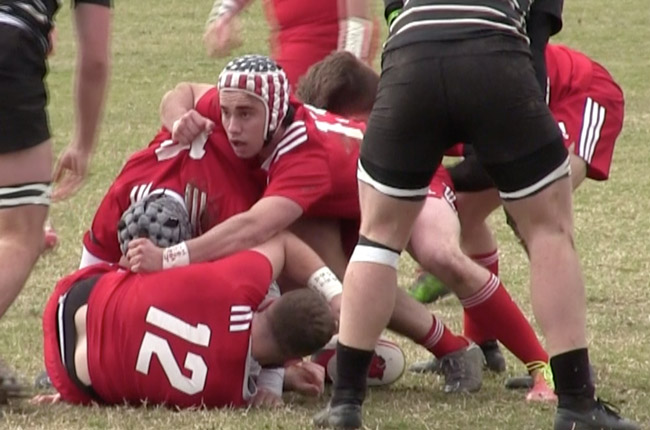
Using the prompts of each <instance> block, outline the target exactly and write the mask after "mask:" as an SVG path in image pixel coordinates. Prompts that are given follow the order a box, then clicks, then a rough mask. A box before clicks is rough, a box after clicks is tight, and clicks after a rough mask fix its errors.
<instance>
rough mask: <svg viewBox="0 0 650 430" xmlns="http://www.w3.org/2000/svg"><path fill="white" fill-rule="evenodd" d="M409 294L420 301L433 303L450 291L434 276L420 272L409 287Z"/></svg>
mask: <svg viewBox="0 0 650 430" xmlns="http://www.w3.org/2000/svg"><path fill="white" fill-rule="evenodd" d="M409 294H410V295H411V296H412V297H413V298H414V299H415V300H417V301H418V302H420V303H433V302H435V301H436V300H438V299H440V298H442V297H444V296H446V295H448V294H450V291H449V290H448V289H447V287H445V286H444V284H443V283H442V282H440V280H439V279H438V278H436V277H435V276H433V275H431V274H430V273H427V272H421V273H420V274H419V275H418V277H417V278H416V280H415V282H414V283H413V285H412V286H411V288H409Z"/></svg>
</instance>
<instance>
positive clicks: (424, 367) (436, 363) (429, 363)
mask: <svg viewBox="0 0 650 430" xmlns="http://www.w3.org/2000/svg"><path fill="white" fill-rule="evenodd" d="M409 372H413V373H440V360H438V359H437V358H436V357H431V358H430V359H429V360H424V361H418V362H416V363H413V364H411V365H410V366H409Z"/></svg>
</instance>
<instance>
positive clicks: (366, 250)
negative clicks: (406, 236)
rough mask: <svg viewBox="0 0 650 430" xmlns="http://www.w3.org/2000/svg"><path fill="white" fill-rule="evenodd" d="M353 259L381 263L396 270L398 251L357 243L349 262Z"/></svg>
mask: <svg viewBox="0 0 650 430" xmlns="http://www.w3.org/2000/svg"><path fill="white" fill-rule="evenodd" d="M353 261H359V262H366V263H377V264H382V265H384V266H389V267H392V268H393V269H396V270H397V263H399V253H397V252H395V251H392V250H390V249H386V248H380V247H378V246H372V245H357V246H356V247H355V248H354V252H353V253H352V257H350V262H353Z"/></svg>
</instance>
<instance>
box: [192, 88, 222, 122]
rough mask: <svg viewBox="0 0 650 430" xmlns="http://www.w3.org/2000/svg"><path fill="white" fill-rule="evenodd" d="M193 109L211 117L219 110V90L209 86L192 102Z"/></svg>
mask: <svg viewBox="0 0 650 430" xmlns="http://www.w3.org/2000/svg"><path fill="white" fill-rule="evenodd" d="M194 109H195V110H196V111H197V112H198V113H200V114H201V115H202V116H204V117H206V118H212V119H214V118H213V117H214V116H215V115H217V114H218V113H219V112H220V110H221V109H220V108H219V90H218V89H217V87H211V88H209V89H208V90H207V91H205V92H204V93H203V94H202V95H201V96H200V97H199V98H198V100H196V102H195V103H194Z"/></svg>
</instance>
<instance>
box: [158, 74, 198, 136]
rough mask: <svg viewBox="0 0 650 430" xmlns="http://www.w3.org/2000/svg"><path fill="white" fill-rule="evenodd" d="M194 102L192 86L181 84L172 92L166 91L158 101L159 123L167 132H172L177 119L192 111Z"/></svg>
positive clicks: (185, 83)
mask: <svg viewBox="0 0 650 430" xmlns="http://www.w3.org/2000/svg"><path fill="white" fill-rule="evenodd" d="M195 102H196V100H195V99H194V91H193V90H192V86H191V85H190V84H189V83H187V82H181V83H180V84H178V85H176V87H175V88H174V89H173V90H170V91H167V92H166V93H165V95H164V96H163V98H162V100H161V101H160V122H161V123H162V125H163V126H165V128H167V130H172V128H173V126H174V122H175V121H176V120H177V119H179V118H180V117H181V116H183V114H185V113H186V112H188V111H190V110H191V109H194V104H195Z"/></svg>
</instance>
